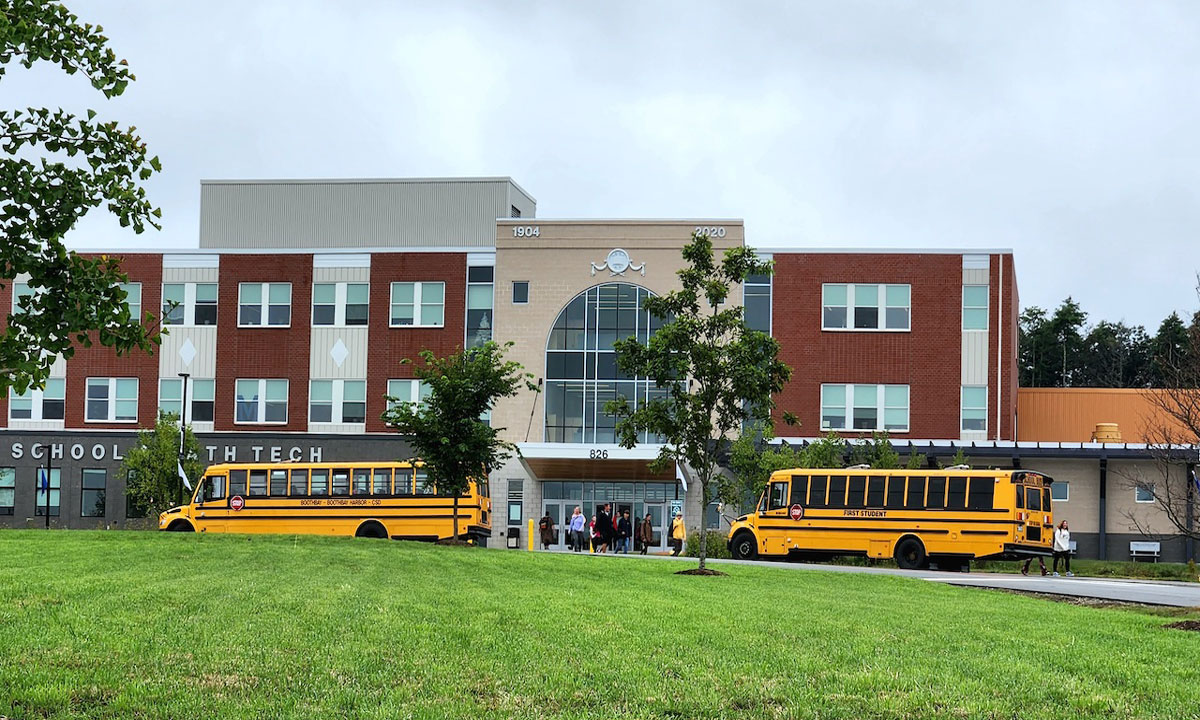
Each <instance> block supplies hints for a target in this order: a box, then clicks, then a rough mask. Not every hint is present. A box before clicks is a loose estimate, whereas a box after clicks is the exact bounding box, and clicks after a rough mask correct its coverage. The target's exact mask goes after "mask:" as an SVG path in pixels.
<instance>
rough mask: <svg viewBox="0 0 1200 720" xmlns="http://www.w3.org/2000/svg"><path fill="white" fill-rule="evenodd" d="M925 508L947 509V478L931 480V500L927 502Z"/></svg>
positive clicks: (933, 478) (932, 478)
mask: <svg viewBox="0 0 1200 720" xmlns="http://www.w3.org/2000/svg"><path fill="white" fill-rule="evenodd" d="M925 507H928V508H934V509H937V510H940V509H942V508H944V507H946V478H944V477H931V478H929V499H928V500H926V501H925Z"/></svg>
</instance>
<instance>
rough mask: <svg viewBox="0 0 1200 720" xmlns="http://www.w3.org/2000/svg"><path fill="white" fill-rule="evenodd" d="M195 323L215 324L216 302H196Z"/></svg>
mask: <svg viewBox="0 0 1200 720" xmlns="http://www.w3.org/2000/svg"><path fill="white" fill-rule="evenodd" d="M196 324H197V325H216V324H217V304H216V303H211V304H200V303H196Z"/></svg>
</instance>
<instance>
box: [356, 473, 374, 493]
mask: <svg viewBox="0 0 1200 720" xmlns="http://www.w3.org/2000/svg"><path fill="white" fill-rule="evenodd" d="M354 494H355V495H370V494H371V471H370V470H369V469H367V468H355V469H354Z"/></svg>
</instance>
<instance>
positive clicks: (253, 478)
mask: <svg viewBox="0 0 1200 720" xmlns="http://www.w3.org/2000/svg"><path fill="white" fill-rule="evenodd" d="M266 494H267V471H266V470H251V471H250V492H249V495H250V497H266Z"/></svg>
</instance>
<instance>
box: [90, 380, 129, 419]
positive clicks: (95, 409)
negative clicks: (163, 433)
mask: <svg viewBox="0 0 1200 720" xmlns="http://www.w3.org/2000/svg"><path fill="white" fill-rule="evenodd" d="M137 405H138V379H137V378H88V380H87V417H86V420H87V422H137Z"/></svg>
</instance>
